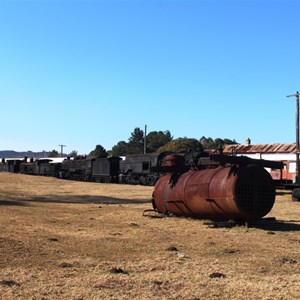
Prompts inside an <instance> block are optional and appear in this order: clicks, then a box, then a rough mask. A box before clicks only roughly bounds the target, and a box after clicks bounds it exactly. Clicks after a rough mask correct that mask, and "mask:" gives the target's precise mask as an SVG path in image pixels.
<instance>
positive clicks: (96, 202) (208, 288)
mask: <svg viewBox="0 0 300 300" xmlns="http://www.w3.org/2000/svg"><path fill="white" fill-rule="evenodd" d="M152 190H153V188H152V187H142V186H129V185H116V184H115V185H113V184H99V183H84V182H74V181H65V180H59V179H56V178H47V177H34V176H27V175H20V174H9V173H0V212H1V213H0V218H1V227H0V267H1V269H0V295H1V296H0V298H1V299H6V300H9V299H74V300H75V299H77V300H79V299H190V300H196V299H201V300H202V299H247V300H249V299H265V300H267V299H268V300H277V299H300V202H293V201H291V194H289V193H286V192H282V191H278V195H277V197H276V202H275V206H274V208H273V209H272V211H271V212H270V213H269V215H268V216H266V217H268V218H264V219H263V220H260V221H259V222H256V223H253V224H251V226H249V227H245V226H232V225H231V224H229V223H223V224H221V223H220V224H212V223H210V222H208V221H207V220H193V219H185V218H176V217H165V218H157V217H156V216H157V215H155V214H152V213H149V215H151V216H153V217H149V216H148V217H147V216H143V211H144V210H146V209H151V203H150V198H151V193H152ZM271 217H272V218H271ZM274 218H275V220H274Z"/></svg>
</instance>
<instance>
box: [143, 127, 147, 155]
mask: <svg viewBox="0 0 300 300" xmlns="http://www.w3.org/2000/svg"><path fill="white" fill-rule="evenodd" d="M146 136H147V125H145V134H144V154H146V152H147V141H146Z"/></svg>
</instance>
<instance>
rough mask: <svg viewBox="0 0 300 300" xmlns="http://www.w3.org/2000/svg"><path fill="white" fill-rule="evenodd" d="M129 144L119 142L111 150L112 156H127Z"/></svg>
mask: <svg viewBox="0 0 300 300" xmlns="http://www.w3.org/2000/svg"><path fill="white" fill-rule="evenodd" d="M127 148H128V144H127V143H126V142H125V141H120V142H118V144H117V145H115V146H113V147H112V149H111V156H125V155H126V154H127Z"/></svg>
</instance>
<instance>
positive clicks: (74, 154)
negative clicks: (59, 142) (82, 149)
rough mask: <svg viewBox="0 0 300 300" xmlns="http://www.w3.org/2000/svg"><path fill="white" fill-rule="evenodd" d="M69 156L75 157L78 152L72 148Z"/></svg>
mask: <svg viewBox="0 0 300 300" xmlns="http://www.w3.org/2000/svg"><path fill="white" fill-rule="evenodd" d="M69 156H70V157H77V156H78V152H77V151H76V150H73V151H71V152H70V153H69Z"/></svg>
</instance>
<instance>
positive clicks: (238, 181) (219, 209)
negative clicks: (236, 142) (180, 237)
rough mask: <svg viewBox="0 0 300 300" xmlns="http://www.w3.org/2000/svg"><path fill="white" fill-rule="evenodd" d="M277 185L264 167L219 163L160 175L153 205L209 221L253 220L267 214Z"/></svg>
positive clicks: (272, 202)
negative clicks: (205, 167) (213, 166)
mask: <svg viewBox="0 0 300 300" xmlns="http://www.w3.org/2000/svg"><path fill="white" fill-rule="evenodd" d="M275 194H276V191H275V185H274V183H273V180H272V178H271V176H270V174H269V173H268V172H267V171H266V170H265V169H264V168H263V167H261V166H258V165H245V166H236V165H233V166H230V167H224V166H219V167H217V168H208V169H204V170H200V171H188V172H185V173H182V174H176V173H169V174H166V175H164V176H163V177H161V178H160V179H159V180H158V181H157V183H156V185H155V187H154V192H153V205H154V206H155V208H157V209H158V211H159V212H161V213H172V214H174V215H177V216H186V217H196V218H203V219H210V220H224V221H226V220H230V219H233V220H244V221H251V220H255V219H258V218H261V217H263V216H265V215H266V214H268V213H269V212H270V210H271V209H272V207H273V205H274V202H275Z"/></svg>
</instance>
